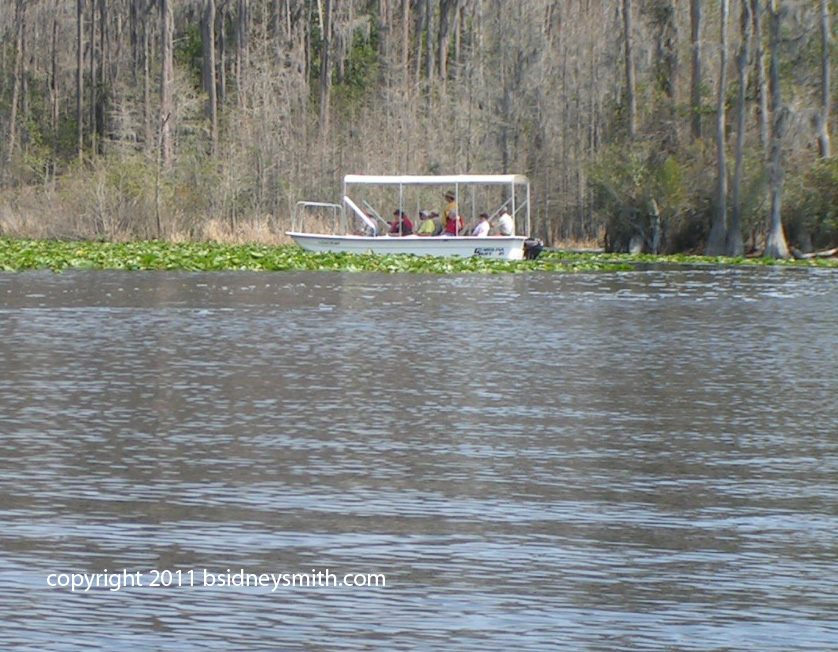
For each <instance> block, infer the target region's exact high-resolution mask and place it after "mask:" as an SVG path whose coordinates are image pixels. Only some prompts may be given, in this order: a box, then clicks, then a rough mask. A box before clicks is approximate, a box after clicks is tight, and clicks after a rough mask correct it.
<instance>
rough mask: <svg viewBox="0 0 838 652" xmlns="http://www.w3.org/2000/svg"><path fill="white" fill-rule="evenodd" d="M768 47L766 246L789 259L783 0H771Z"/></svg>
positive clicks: (771, 253)
mask: <svg viewBox="0 0 838 652" xmlns="http://www.w3.org/2000/svg"><path fill="white" fill-rule="evenodd" d="M770 2H771V5H770V8H769V15H768V19H769V20H768V24H769V29H768V31H769V38H768V47H769V54H770V56H771V72H770V83H771V116H772V120H771V156H770V159H769V162H768V185H769V188H770V192H771V232H770V233H769V235H768V242H767V243H766V246H765V256H766V257H768V258H788V257H789V249H788V245H787V244H786V236H785V233H783V222H782V218H781V210H780V209H781V200H782V192H783V163H782V150H783V136H784V135H785V130H786V122H787V119H788V109H786V107H784V106H783V97H782V89H781V88H780V63H779V58H780V37H781V33H780V27H781V25H780V20H781V7H780V0H770Z"/></svg>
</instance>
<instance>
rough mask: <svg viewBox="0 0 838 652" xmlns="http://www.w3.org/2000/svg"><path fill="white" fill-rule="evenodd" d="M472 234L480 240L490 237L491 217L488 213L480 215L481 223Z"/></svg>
mask: <svg viewBox="0 0 838 652" xmlns="http://www.w3.org/2000/svg"><path fill="white" fill-rule="evenodd" d="M471 234H472V235H476V236H477V237H478V238H485V237H486V236H487V235H489V216H488V215H487V214H486V213H480V221H479V222H478V223H477V226H475V227H474V229H473V230H472V232H471Z"/></svg>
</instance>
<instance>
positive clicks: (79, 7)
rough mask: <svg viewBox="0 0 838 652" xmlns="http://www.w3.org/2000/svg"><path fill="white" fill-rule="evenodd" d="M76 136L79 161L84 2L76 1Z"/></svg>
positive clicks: (82, 87)
mask: <svg viewBox="0 0 838 652" xmlns="http://www.w3.org/2000/svg"><path fill="white" fill-rule="evenodd" d="M76 135H77V145H78V150H79V161H81V160H82V159H83V157H84V0H76Z"/></svg>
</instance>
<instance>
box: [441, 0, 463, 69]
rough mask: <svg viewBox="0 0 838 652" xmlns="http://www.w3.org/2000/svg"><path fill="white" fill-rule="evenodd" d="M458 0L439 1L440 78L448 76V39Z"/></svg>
mask: <svg viewBox="0 0 838 652" xmlns="http://www.w3.org/2000/svg"><path fill="white" fill-rule="evenodd" d="M457 4H458V0H441V1H440V3H439V34H438V39H439V40H438V44H439V48H438V54H437V59H438V60H439V78H440V79H442V80H443V81H444V80H445V79H446V78H447V77H448V40H449V33H450V31H451V14H452V13H453V12H454V11H456V10H457Z"/></svg>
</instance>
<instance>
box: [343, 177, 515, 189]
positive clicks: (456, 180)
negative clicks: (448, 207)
mask: <svg viewBox="0 0 838 652" xmlns="http://www.w3.org/2000/svg"><path fill="white" fill-rule="evenodd" d="M343 183H344V184H345V185H351V184H366V185H379V186H431V185H450V184H455V185H457V184H485V185H491V184H516V185H518V184H519V185H529V183H530V181H529V179H527V177H526V176H524V175H523V174H447V175H410V174H405V175H373V174H347V175H346V176H345V177H344V178H343Z"/></svg>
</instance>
